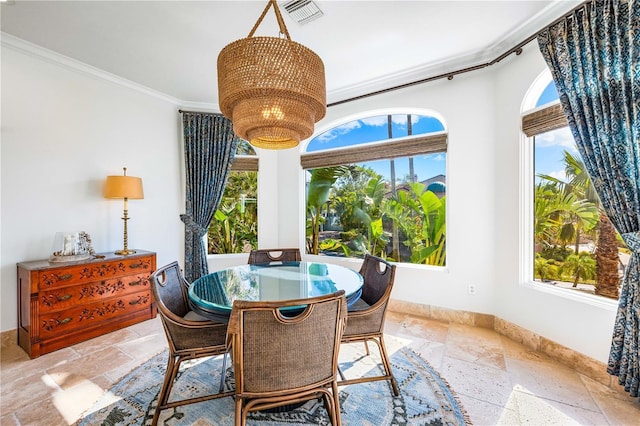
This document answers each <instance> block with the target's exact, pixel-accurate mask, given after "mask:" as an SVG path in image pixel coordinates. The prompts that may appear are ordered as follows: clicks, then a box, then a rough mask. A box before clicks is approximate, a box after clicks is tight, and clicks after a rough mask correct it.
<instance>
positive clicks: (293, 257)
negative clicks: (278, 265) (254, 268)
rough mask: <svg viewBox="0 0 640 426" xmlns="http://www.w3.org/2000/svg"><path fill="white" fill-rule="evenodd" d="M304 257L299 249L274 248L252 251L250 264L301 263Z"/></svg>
mask: <svg viewBox="0 0 640 426" xmlns="http://www.w3.org/2000/svg"><path fill="white" fill-rule="evenodd" d="M300 261H302V256H301V255H300V249H297V248H274V249H260V250H251V253H249V261H248V262H247V263H248V264H250V265H252V264H255V263H270V262H300Z"/></svg>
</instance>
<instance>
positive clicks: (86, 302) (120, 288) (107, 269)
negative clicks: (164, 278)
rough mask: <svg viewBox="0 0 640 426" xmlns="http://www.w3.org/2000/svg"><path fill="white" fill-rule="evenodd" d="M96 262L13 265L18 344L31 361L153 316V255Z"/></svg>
mask: <svg viewBox="0 0 640 426" xmlns="http://www.w3.org/2000/svg"><path fill="white" fill-rule="evenodd" d="M100 256H104V258H95V259H94V258H91V259H88V260H83V261H77V262H64V263H62V262H60V263H58V262H49V261H48V260H37V261H33V262H22V263H18V344H19V345H20V346H21V347H22V348H23V349H24V350H25V351H26V352H27V353H28V354H29V356H30V357H31V358H36V357H38V356H40V355H42V354H45V353H48V352H52V351H55V350H57V349H60V348H64V347H66V346H70V345H73V344H75V343H78V342H81V341H83V340H88V339H91V338H93V337H96V336H99V335H102V334H105V333H109V332H112V331H114V330H117V329H120V328H123V327H127V326H129V325H131V324H135V323H137V322H141V321H144V320H147V319H150V318H154V317H155V316H156V306H155V303H153V300H152V294H151V286H150V282H149V276H150V275H151V274H152V273H153V272H154V271H155V269H156V254H155V253H153V252H149V251H143V250H138V251H137V252H136V253H135V254H131V255H127V256H118V255H115V254H114V253H101V254H100Z"/></svg>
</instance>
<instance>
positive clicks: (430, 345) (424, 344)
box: [409, 340, 447, 370]
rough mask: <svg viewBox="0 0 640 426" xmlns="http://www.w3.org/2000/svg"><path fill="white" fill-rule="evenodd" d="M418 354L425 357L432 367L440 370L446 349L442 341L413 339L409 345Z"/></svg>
mask: <svg viewBox="0 0 640 426" xmlns="http://www.w3.org/2000/svg"><path fill="white" fill-rule="evenodd" d="M409 348H411V349H413V350H414V351H415V352H416V353H417V354H418V355H420V356H421V357H422V358H423V359H425V360H426V361H427V362H428V363H429V364H431V366H432V367H433V368H435V369H436V370H440V367H441V365H442V361H443V359H444V356H445V351H446V349H447V347H446V345H445V344H444V343H439V342H429V341H421V340H420V341H413V342H411V344H410V345H409Z"/></svg>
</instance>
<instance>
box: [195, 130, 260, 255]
mask: <svg viewBox="0 0 640 426" xmlns="http://www.w3.org/2000/svg"><path fill="white" fill-rule="evenodd" d="M257 198H258V157H257V156H256V152H255V150H254V149H253V148H252V147H251V145H250V144H249V143H248V142H246V141H241V142H240V143H239V144H238V149H237V151H236V156H235V158H234V161H233V164H232V166H231V172H230V173H229V177H228V179H227V185H226V187H225V189H224V195H223V197H222V201H221V203H220V206H219V208H218V210H217V211H216V213H215V215H214V216H213V219H212V220H211V224H210V225H209V231H208V233H207V248H208V250H207V251H208V253H209V254H227V253H248V252H250V251H251V249H252V248H253V249H256V248H258V204H257Z"/></svg>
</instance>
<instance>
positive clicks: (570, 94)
mask: <svg viewBox="0 0 640 426" xmlns="http://www.w3.org/2000/svg"><path fill="white" fill-rule="evenodd" d="M538 44H539V46H540V51H541V52H542V55H543V56H544V58H545V60H546V62H547V64H548V65H549V68H550V69H551V73H552V74H553V79H554V81H555V84H556V87H557V89H558V93H559V94H560V102H561V103H562V107H563V109H564V112H565V114H566V116H567V119H568V122H569V127H570V129H571V132H572V134H573V137H574V139H575V141H576V144H577V146H578V150H579V152H580V155H581V156H582V159H583V160H584V163H585V167H586V169H587V171H588V173H589V176H590V177H591V180H592V182H593V184H594V186H595V188H596V191H597V192H598V195H599V197H600V200H601V202H602V205H603V207H604V209H605V212H606V213H607V215H608V216H609V218H610V219H611V222H612V223H613V224H614V226H615V227H616V229H617V230H618V232H620V234H621V235H622V238H623V239H624V241H625V243H626V244H627V246H628V247H629V249H630V250H631V252H632V254H631V258H630V260H629V264H628V265H627V268H626V270H625V273H624V276H623V278H622V285H621V289H620V300H619V304H618V313H617V315H616V321H615V325H614V330H613V338H612V343H611V351H610V355H609V365H608V368H607V371H608V372H609V374H611V375H614V376H617V377H618V382H619V383H620V384H621V385H624V388H625V390H626V391H627V392H629V393H630V394H631V395H632V396H638V386H639V385H640V357H639V354H638V347H639V343H640V283H639V282H638V281H639V280H640V0H610V1H602V0H600V1H592V2H589V3H586V4H585V6H584V7H582V8H579V9H578V10H576V11H574V12H573V13H572V14H571V15H569V16H568V17H566V18H565V19H564V20H562V21H561V22H559V23H557V24H555V25H552V26H551V27H549V28H547V29H546V30H544V31H542V32H541V33H540V34H539V35H538Z"/></svg>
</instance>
